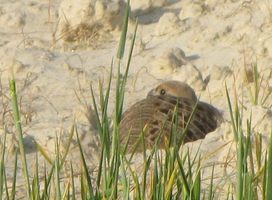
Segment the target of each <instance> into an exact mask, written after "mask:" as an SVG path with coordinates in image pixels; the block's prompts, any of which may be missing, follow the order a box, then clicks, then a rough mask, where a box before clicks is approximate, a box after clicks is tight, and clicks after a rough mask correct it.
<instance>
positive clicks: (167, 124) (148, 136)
mask: <svg viewBox="0 0 272 200" xmlns="http://www.w3.org/2000/svg"><path fill="white" fill-rule="evenodd" d="M196 103H197V105H196ZM195 105H196V110H195V113H194V115H193V118H192V121H191V123H190V124H189V127H188V130H187V132H186V133H185V135H184V137H183V130H184V128H185V127H186V124H187V122H188V120H189V118H190V116H191V113H192V111H193V108H194V106H195ZM175 108H177V110H176V112H175ZM174 113H177V115H176V116H177V117H173V116H174V115H173V114H174ZM221 119H222V116H221V113H220V112H219V111H218V110H217V109H216V108H215V107H213V106H212V105H210V104H207V103H204V102H200V101H199V102H197V98H196V95H195V92H194V90H193V89H192V88H191V87H190V86H189V85H187V84H186V83H183V82H179V81H167V82H164V83H162V84H160V85H159V86H157V87H156V88H155V89H153V90H151V91H150V92H149V93H148V96H147V98H146V99H143V100H141V101H139V102H137V103H135V104H134V105H133V106H131V107H130V108H129V109H128V110H126V111H125V112H124V113H123V115H122V119H121V122H120V140H121V145H122V146H125V145H126V144H128V152H130V151H132V150H133V149H134V148H135V145H136V144H137V145H136V147H137V148H136V151H142V150H143V142H142V141H141V139H140V136H141V134H144V142H145V147H146V148H147V149H148V148H152V147H153V146H154V144H155V142H156V140H157V138H158V147H159V148H163V147H165V145H168V143H169V141H170V140H171V139H170V133H171V130H173V131H172V133H174V134H175V136H174V137H175V138H176V140H175V141H178V142H181V140H182V138H183V142H184V143H186V142H191V141H195V140H198V139H203V138H204V137H205V136H206V134H207V133H209V132H212V131H214V130H215V129H216V128H217V126H218V125H219V122H220V121H221ZM173 122H174V123H173ZM172 138H173V135H172Z"/></svg>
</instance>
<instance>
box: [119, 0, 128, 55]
mask: <svg viewBox="0 0 272 200" xmlns="http://www.w3.org/2000/svg"><path fill="white" fill-rule="evenodd" d="M129 13H130V0H128V2H127V4H126V8H125V16H124V22H123V28H122V33H121V37H120V40H119V47H118V51H117V55H116V57H117V58H118V59H119V60H121V59H122V58H123V56H124V52H125V46H126V38H127V28H128V19H129Z"/></svg>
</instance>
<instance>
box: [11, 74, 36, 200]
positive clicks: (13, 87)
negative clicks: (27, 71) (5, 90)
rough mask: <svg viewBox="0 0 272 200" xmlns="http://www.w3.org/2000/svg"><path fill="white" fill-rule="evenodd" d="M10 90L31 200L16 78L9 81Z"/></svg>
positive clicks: (24, 172)
mask: <svg viewBox="0 0 272 200" xmlns="http://www.w3.org/2000/svg"><path fill="white" fill-rule="evenodd" d="M9 90H10V97H11V103H12V112H13V118H14V123H15V127H16V134H17V138H18V141H19V149H20V156H21V160H22V165H23V174H24V177H25V181H26V187H27V195H28V198H29V199H31V187H30V182H29V174H28V168H27V162H26V154H25V148H24V143H23V130H22V126H21V119H20V112H19V107H18V101H17V92H16V84H15V80H14V78H12V79H11V80H9Z"/></svg>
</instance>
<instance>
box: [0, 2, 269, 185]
mask: <svg viewBox="0 0 272 200" xmlns="http://www.w3.org/2000/svg"><path fill="white" fill-rule="evenodd" d="M131 4H132V16H131V19H130V22H129V30H130V32H129V37H128V38H131V33H132V31H133V29H134V26H135V17H138V22H139V27H138V32H137V39H136V46H135V51H134V53H133V57H132V62H131V68H130V73H129V79H128V84H127V88H126V97H125V104H124V107H125V109H126V108H127V107H129V106H130V105H132V104H133V103H135V102H136V101H138V100H140V99H142V98H144V97H145V96H146V94H147V92H148V91H149V90H150V89H151V88H152V87H154V86H155V85H157V84H158V83H160V82H162V81H163V80H180V81H185V82H187V83H188V84H190V85H191V86H192V87H193V88H194V90H195V91H196V93H197V95H198V96H199V95H200V96H201V100H202V101H206V102H209V103H211V104H213V105H214V106H216V107H218V108H219V109H220V110H221V111H222V112H223V113H224V120H225V122H224V123H223V124H222V125H221V126H220V127H219V128H218V129H217V130H216V131H215V132H213V133H210V134H209V135H208V136H207V137H206V138H205V139H204V140H202V141H198V142H196V143H194V144H200V143H202V144H201V151H202V154H203V155H210V154H211V153H212V156H210V157H208V158H207V160H206V165H208V164H209V159H210V160H217V161H218V163H224V162H225V161H226V160H227V159H230V158H232V155H233V154H235V145H234V144H233V142H234V140H233V134H232V132H231V131H232V128H231V124H230V116H229V112H228V105H227V99H226V94H225V89H224V88H225V84H226V85H227V87H228V88H229V92H230V94H231V99H234V96H233V94H234V91H235V88H236V89H237V94H238V95H239V102H242V96H243V106H244V107H245V108H246V109H245V110H246V111H244V119H245V120H246V119H247V118H249V117H250V114H251V113H254V114H253V115H252V127H253V130H252V133H253V134H254V133H257V132H260V133H262V135H263V138H264V141H267V137H268V134H269V132H270V130H271V129H272V128H271V127H272V125H271V121H272V111H271V104H272V103H271V102H272V97H271V96H270V97H269V98H268V99H267V100H266V102H265V103H264V104H261V103H259V104H258V105H253V103H252V101H251V100H250V92H249V91H250V89H252V88H253V80H252V70H251V69H252V65H254V64H257V65H258V70H259V71H260V73H261V74H262V75H263V83H262V89H261V94H262V93H264V94H265V93H266V92H268V91H269V90H271V89H272V64H271V63H272V62H271V61H272V50H271V45H272V37H271V31H272V23H271V22H272V17H271V16H272V15H271V13H272V4H271V2H270V1H267V0H260V1H239V0H236V1H234V0H233V1H227V0H224V1H223V0H206V1H190V0H182V1H174V0H169V1H167V0H164V1H155V0H149V1H132V2H131ZM123 13H124V3H123V2H118V1H117V0H116V1H100V0H96V1H95V0H80V1H79V0H77V1H76V0H63V1H60V0H51V1H38V0H32V1H19V0H13V1H8V0H6V1H5V0H2V3H1V4H0V27H1V31H0V46H1V48H0V56H1V59H0V78H1V79H0V80H1V82H0V86H1V88H0V89H1V91H0V97H1V98H0V99H1V100H0V115H1V118H0V124H1V125H0V137H2V136H3V132H4V127H3V125H2V124H3V123H5V124H6V125H7V132H8V141H7V147H8V149H9V152H8V153H9V154H11V155H12V154H13V152H14V151H13V150H14V147H15V146H17V141H16V139H15V136H14V133H15V129H14V126H13V122H12V114H11V112H10V109H11V106H10V103H9V100H10V97H9V92H8V79H9V78H10V77H11V76H10V75H11V71H13V73H14V76H15V78H16V83H17V90H18V95H19V100H20V109H21V113H22V116H21V118H22V125H23V132H24V140H25V146H26V151H27V159H29V160H30V161H31V160H32V159H33V157H34V156H35V152H36V151H37V150H36V149H35V145H34V142H33V141H34V140H35V141H36V142H38V143H39V144H40V145H41V146H42V147H44V148H45V149H46V150H47V152H48V154H49V155H53V154H54V151H55V150H54V149H55V146H54V143H55V138H56V135H58V136H59V137H60V139H61V141H62V145H63V147H62V148H64V146H65V144H66V142H67V138H68V133H69V131H70V129H71V127H72V126H73V125H74V124H76V125H77V127H78V132H79V135H80V137H81V139H82V141H83V146H84V149H85V154H86V155H87V157H88V158H89V160H90V163H89V166H90V168H95V167H96V165H97V155H98V154H97V149H99V148H97V145H99V144H98V143H97V130H96V127H95V123H94V118H93V116H92V114H93V112H92V110H91V108H92V100H91V92H90V85H91V84H92V85H93V88H94V91H95V94H96V95H98V81H99V80H103V81H104V82H105V83H107V80H108V77H109V70H110V64H111V61H112V58H114V57H115V55H116V50H117V46H118V40H119V36H120V28H121V23H122V16H123ZM129 42H130V41H129ZM126 56H127V55H126ZM114 73H115V74H116V71H115V72H114ZM115 80H116V77H114V79H113V83H114V82H115ZM114 87H115V86H114V85H113V87H112V92H113V93H114V89H115V88H114ZM113 106H114V99H111V101H110V108H109V115H110V116H111V114H112V113H113ZM245 124H246V123H244V125H245ZM244 128H245V127H244ZM73 144H74V145H73V146H72V149H74V150H73V151H74V152H77V150H76V149H77V147H76V138H74V140H73ZM188 145H189V146H190V145H191V146H197V145H192V144H188ZM211 147H212V148H211ZM215 149H216V151H215V152H214V150H215ZM75 157H76V156H73V153H71V155H69V159H74V158H75ZM231 162H232V163H234V162H235V160H232V161H231ZM231 162H230V163H231ZM8 163H9V164H10V165H12V163H13V162H12V161H10V162H8ZM11 169H12V168H11ZM234 171H235V164H232V165H231V164H230V165H229V166H225V168H224V167H222V166H220V164H219V167H218V168H217V173H218V174H221V173H222V172H224V173H227V174H228V175H230V174H233V173H234ZM8 173H11V174H12V170H11V171H10V172H8ZM226 176H227V175H226ZM18 179H19V180H20V177H19V178H18Z"/></svg>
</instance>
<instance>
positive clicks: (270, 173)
mask: <svg viewBox="0 0 272 200" xmlns="http://www.w3.org/2000/svg"><path fill="white" fill-rule="evenodd" d="M266 176H267V178H266V180H267V182H266V200H270V199H272V190H271V186H272V131H271V133H270V142H269V149H268V160H267V175H266Z"/></svg>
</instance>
